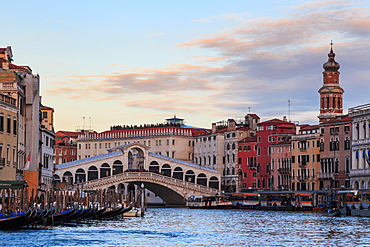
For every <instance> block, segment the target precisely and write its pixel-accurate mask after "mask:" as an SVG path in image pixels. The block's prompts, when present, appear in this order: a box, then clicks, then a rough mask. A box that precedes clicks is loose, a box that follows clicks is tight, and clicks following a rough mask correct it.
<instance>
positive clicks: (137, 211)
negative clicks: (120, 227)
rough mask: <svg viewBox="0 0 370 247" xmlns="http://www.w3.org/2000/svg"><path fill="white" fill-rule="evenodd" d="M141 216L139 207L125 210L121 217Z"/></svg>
mask: <svg viewBox="0 0 370 247" xmlns="http://www.w3.org/2000/svg"><path fill="white" fill-rule="evenodd" d="M139 216H141V208H132V209H131V210H130V211H128V212H125V213H124V214H123V217H139Z"/></svg>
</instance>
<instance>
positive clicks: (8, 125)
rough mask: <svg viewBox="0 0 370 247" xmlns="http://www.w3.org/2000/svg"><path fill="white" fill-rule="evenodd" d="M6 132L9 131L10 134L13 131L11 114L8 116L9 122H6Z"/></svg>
mask: <svg viewBox="0 0 370 247" xmlns="http://www.w3.org/2000/svg"><path fill="white" fill-rule="evenodd" d="M6 132H7V133H8V134H10V133H12V132H11V119H10V116H8V118H7V122H6Z"/></svg>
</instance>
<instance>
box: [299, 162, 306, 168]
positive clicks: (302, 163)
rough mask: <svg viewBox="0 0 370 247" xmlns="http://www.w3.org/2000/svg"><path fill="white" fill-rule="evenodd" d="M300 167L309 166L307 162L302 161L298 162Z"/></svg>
mask: <svg viewBox="0 0 370 247" xmlns="http://www.w3.org/2000/svg"><path fill="white" fill-rule="evenodd" d="M298 165H299V167H306V166H307V162H301V163H298Z"/></svg>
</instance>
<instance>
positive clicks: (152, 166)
mask: <svg viewBox="0 0 370 247" xmlns="http://www.w3.org/2000/svg"><path fill="white" fill-rule="evenodd" d="M149 171H150V172H154V173H159V164H158V162H157V161H152V162H150V164H149Z"/></svg>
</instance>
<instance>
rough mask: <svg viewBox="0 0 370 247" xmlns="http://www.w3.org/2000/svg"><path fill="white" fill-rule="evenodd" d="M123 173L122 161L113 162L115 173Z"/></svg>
mask: <svg viewBox="0 0 370 247" xmlns="http://www.w3.org/2000/svg"><path fill="white" fill-rule="evenodd" d="M120 173H123V165H122V161H120V160H116V161H114V162H113V175H116V174H120Z"/></svg>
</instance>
